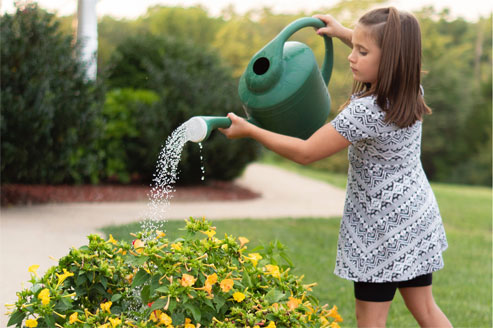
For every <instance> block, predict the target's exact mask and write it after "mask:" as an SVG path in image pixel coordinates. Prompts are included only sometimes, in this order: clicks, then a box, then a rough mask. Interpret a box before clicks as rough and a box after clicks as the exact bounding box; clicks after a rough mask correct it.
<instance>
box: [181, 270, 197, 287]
mask: <svg viewBox="0 0 493 328" xmlns="http://www.w3.org/2000/svg"><path fill="white" fill-rule="evenodd" d="M196 280H197V278H194V277H193V276H191V275H189V274H186V273H184V274H183V276H181V281H180V283H181V285H182V286H183V287H190V286H193V284H195V281H196Z"/></svg>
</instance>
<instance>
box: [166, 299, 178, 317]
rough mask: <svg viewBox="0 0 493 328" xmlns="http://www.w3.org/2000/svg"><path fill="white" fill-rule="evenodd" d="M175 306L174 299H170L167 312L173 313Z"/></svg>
mask: <svg viewBox="0 0 493 328" xmlns="http://www.w3.org/2000/svg"><path fill="white" fill-rule="evenodd" d="M177 304H178V303H177V302H176V300H175V299H174V298H172V299H170V300H169V306H168V310H169V312H171V313H173V311H174V310H175V308H176V305H177Z"/></svg>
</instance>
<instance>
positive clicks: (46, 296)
mask: <svg viewBox="0 0 493 328" xmlns="http://www.w3.org/2000/svg"><path fill="white" fill-rule="evenodd" d="M38 298H39V299H40V300H41V304H43V305H47V304H49V303H50V290H49V289H48V288H45V289H43V290H41V291H40V292H39V294H38Z"/></svg>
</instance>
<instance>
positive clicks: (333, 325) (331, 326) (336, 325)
mask: <svg viewBox="0 0 493 328" xmlns="http://www.w3.org/2000/svg"><path fill="white" fill-rule="evenodd" d="M329 328H341V326H339V324H338V323H337V322H335V321H334V322H333V323H331V324H330V326H329Z"/></svg>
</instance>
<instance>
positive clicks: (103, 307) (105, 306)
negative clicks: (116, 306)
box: [101, 301, 113, 313]
mask: <svg viewBox="0 0 493 328" xmlns="http://www.w3.org/2000/svg"><path fill="white" fill-rule="evenodd" d="M112 304H113V302H111V301H108V302H106V303H101V310H103V312H108V313H111V310H110V308H111V305H112Z"/></svg>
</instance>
